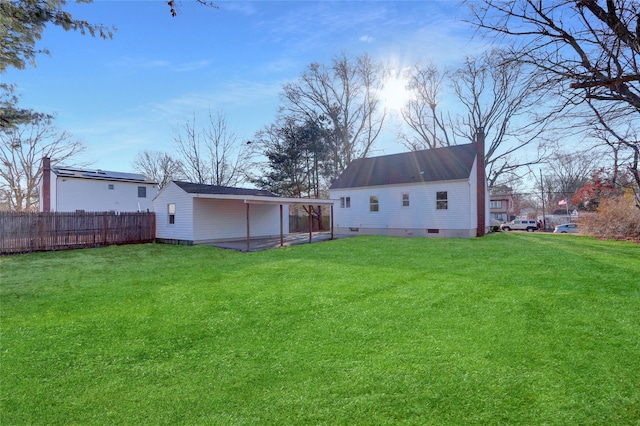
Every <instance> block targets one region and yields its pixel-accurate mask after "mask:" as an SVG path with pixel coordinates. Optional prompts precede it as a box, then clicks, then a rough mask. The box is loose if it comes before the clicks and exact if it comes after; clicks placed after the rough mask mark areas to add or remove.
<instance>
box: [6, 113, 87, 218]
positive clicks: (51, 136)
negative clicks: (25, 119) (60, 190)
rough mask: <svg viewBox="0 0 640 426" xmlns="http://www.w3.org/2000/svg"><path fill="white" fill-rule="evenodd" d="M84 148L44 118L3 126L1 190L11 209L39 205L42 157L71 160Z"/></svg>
mask: <svg viewBox="0 0 640 426" xmlns="http://www.w3.org/2000/svg"><path fill="white" fill-rule="evenodd" d="M84 150H85V146H84V144H82V143H81V142H80V141H77V140H75V139H73V138H72V137H71V135H70V134H69V133H67V132H65V131H62V132H61V131H58V130H57V129H56V128H55V127H53V125H52V123H51V119H49V118H44V119H41V120H36V121H33V122H31V123H28V124H21V125H15V126H12V127H9V128H2V129H0V193H1V195H2V198H3V199H4V203H5V204H6V205H8V207H9V208H10V209H11V210H16V211H23V210H34V209H37V207H38V195H39V193H38V187H39V185H40V179H41V178H42V167H41V160H42V157H49V158H50V159H51V162H52V163H53V164H61V163H66V164H65V165H66V166H82V165H86V163H77V162H76V163H70V161H73V160H74V159H75V158H76V157H77V156H78V154H80V153H82V152H83V151H84Z"/></svg>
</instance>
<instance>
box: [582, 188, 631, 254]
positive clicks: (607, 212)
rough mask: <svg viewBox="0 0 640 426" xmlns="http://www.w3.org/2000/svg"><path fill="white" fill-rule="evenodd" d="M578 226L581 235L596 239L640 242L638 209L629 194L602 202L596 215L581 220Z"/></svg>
mask: <svg viewBox="0 0 640 426" xmlns="http://www.w3.org/2000/svg"><path fill="white" fill-rule="evenodd" d="M580 224H581V228H582V232H583V233H585V234H589V235H593V236H594V237H596V238H602V239H614V240H633V241H638V242H640V209H638V207H637V206H636V205H635V204H634V202H633V196H631V194H625V195H622V196H619V197H614V198H608V199H604V200H602V201H601V202H600V206H599V207H598V210H597V214H595V215H593V216H587V217H584V218H581V220H580Z"/></svg>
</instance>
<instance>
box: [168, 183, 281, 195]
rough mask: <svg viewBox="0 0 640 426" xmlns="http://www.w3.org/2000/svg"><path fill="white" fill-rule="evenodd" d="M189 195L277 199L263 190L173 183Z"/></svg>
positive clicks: (271, 193)
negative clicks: (254, 196)
mask: <svg viewBox="0 0 640 426" xmlns="http://www.w3.org/2000/svg"><path fill="white" fill-rule="evenodd" d="M173 183H175V184H176V185H178V186H179V187H180V188H182V189H183V190H184V191H185V192H187V193H189V194H224V195H257V196H260V197H278V196H277V195H276V194H274V193H273V192H270V191H265V190H263V189H250V188H234V187H231V186H217V185H205V184H203V183H191V182H178V181H173Z"/></svg>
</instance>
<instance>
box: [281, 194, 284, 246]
mask: <svg viewBox="0 0 640 426" xmlns="http://www.w3.org/2000/svg"><path fill="white" fill-rule="evenodd" d="M283 228H284V225H283V224H282V204H280V247H282V246H284V235H283V233H284V229H283Z"/></svg>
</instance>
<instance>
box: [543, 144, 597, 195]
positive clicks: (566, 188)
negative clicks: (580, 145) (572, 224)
mask: <svg viewBox="0 0 640 426" xmlns="http://www.w3.org/2000/svg"><path fill="white" fill-rule="evenodd" d="M597 168H598V159H597V158H596V157H594V156H593V155H592V154H591V153H585V152H572V153H562V152H558V153H556V154H554V155H553V157H552V158H550V159H549V162H548V163H547V167H546V171H545V173H544V177H543V179H544V190H545V195H546V199H545V202H546V203H547V205H548V206H551V207H553V206H558V202H559V201H560V200H564V201H565V202H567V203H568V202H569V199H571V197H573V194H574V193H575V192H576V191H577V190H578V189H580V188H581V187H582V186H584V184H585V183H587V182H588V181H589V179H590V178H591V176H593V174H594V173H595V171H596V170H597Z"/></svg>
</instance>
